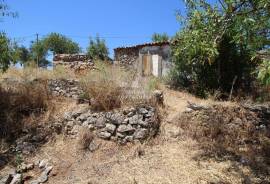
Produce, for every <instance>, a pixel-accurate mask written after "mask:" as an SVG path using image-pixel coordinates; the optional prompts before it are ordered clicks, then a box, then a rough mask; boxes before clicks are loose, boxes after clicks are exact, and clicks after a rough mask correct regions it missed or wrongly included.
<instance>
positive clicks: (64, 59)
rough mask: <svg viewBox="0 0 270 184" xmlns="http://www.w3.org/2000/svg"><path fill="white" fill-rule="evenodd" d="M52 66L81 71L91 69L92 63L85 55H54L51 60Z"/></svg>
mask: <svg viewBox="0 0 270 184" xmlns="http://www.w3.org/2000/svg"><path fill="white" fill-rule="evenodd" d="M53 66H54V67H57V66H63V67H65V68H68V69H72V70H75V71H81V70H87V69H93V68H94V62H93V61H92V60H91V59H89V57H88V56H87V55H86V54H56V55H55V56H54V58H53Z"/></svg>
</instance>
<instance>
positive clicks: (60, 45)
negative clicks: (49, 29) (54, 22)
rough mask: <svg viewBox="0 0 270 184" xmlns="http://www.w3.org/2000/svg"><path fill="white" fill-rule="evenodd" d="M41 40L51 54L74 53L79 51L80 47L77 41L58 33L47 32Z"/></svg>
mask: <svg viewBox="0 0 270 184" xmlns="http://www.w3.org/2000/svg"><path fill="white" fill-rule="evenodd" d="M42 42H44V46H45V47H46V48H47V49H48V50H50V51H52V52H53V54H75V53H79V52H80V47H79V45H78V44H77V43H75V42H73V41H72V40H71V39H69V38H67V37H66V36H64V35H61V34H59V33H51V34H49V35H48V36H47V37H45V38H44V40H42Z"/></svg>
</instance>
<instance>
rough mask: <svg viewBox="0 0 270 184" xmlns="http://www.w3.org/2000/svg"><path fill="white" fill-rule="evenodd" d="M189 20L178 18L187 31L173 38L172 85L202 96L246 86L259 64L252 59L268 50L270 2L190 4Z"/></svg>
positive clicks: (231, 0)
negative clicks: (208, 92)
mask: <svg viewBox="0 0 270 184" xmlns="http://www.w3.org/2000/svg"><path fill="white" fill-rule="evenodd" d="M186 6H187V16H186V17H182V16H180V15H179V17H178V18H179V20H180V22H181V24H182V27H183V29H182V30H180V31H179V32H178V33H177V35H176V36H175V38H174V41H173V43H174V46H173V49H172V50H173V56H174V58H173V60H174V62H175V68H174V70H173V72H172V74H171V75H172V79H173V80H172V82H173V84H176V85H180V86H182V87H188V88H189V89H190V90H191V91H192V92H195V93H196V94H198V95H201V96H204V95H205V94H206V92H207V91H211V90H216V89H218V90H221V91H223V92H229V90H230V89H231V86H232V85H233V83H234V80H235V78H236V79H237V80H236V81H235V84H236V86H237V87H241V86H243V85H246V84H247V82H250V81H251V79H252V77H253V76H252V73H253V72H254V70H255V67H256V64H254V63H256V62H252V58H254V57H252V56H254V55H255V54H256V52H257V51H258V50H261V49H264V48H267V47H269V38H270V35H269V34H270V32H269V30H270V24H269V17H270V15H269V13H270V12H269V8H270V2H269V1H267V0H257V1H255V2H254V1H249V0H242V1H238V0H229V1H228V0H220V1H219V4H217V5H211V4H209V3H207V2H206V1H205V0H187V1H186Z"/></svg>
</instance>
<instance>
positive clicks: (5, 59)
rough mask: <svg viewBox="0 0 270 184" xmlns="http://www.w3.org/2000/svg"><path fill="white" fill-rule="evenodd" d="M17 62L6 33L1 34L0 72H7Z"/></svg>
mask: <svg viewBox="0 0 270 184" xmlns="http://www.w3.org/2000/svg"><path fill="white" fill-rule="evenodd" d="M14 61H15V52H14V49H13V45H12V42H11V41H10V40H9V39H8V37H7V36H6V34H5V33H0V70H1V71H5V70H7V69H8V67H9V65H10V64H11V63H14Z"/></svg>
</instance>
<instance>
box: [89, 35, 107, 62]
mask: <svg viewBox="0 0 270 184" xmlns="http://www.w3.org/2000/svg"><path fill="white" fill-rule="evenodd" d="M87 54H88V56H89V57H90V58H92V59H97V60H102V61H104V60H107V59H108V58H109V57H108V55H109V50H108V47H107V46H106V42H105V40H104V39H101V38H100V37H99V36H96V38H95V39H92V38H90V43H89V47H88V48H87Z"/></svg>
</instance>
